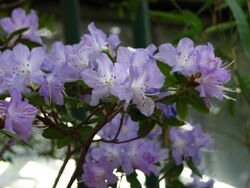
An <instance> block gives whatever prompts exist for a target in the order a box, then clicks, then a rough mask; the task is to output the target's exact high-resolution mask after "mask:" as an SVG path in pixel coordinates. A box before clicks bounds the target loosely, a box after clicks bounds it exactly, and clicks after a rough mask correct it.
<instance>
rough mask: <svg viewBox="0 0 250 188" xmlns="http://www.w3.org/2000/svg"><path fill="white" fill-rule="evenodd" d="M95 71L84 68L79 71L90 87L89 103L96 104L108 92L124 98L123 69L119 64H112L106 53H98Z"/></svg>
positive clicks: (106, 95)
mask: <svg viewBox="0 0 250 188" xmlns="http://www.w3.org/2000/svg"><path fill="white" fill-rule="evenodd" d="M97 65H98V68H97V71H95V70H92V69H86V70H84V71H83V72H82V73H81V76H82V79H83V81H84V82H85V83H86V84H87V85H88V86H89V87H91V88H93V90H92V96H91V103H90V104H91V105H97V104H98V102H99V100H100V99H102V98H105V97H108V96H109V95H110V94H112V95H114V96H117V97H118V98H119V99H121V100H123V99H126V95H125V93H126V92H125V89H126V88H125V87H124V86H123V83H124V81H125V78H126V77H124V76H123V74H125V73H124V71H123V69H122V66H120V64H118V63H116V64H113V63H112V62H111V60H110V59H109V58H108V56H107V55H106V54H100V55H99V56H98V58H97Z"/></svg>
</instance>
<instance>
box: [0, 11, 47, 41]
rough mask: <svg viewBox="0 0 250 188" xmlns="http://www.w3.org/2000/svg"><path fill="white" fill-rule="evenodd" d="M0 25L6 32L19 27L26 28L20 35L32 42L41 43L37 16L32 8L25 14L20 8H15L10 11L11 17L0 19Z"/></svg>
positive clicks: (9, 32)
mask: <svg viewBox="0 0 250 188" xmlns="http://www.w3.org/2000/svg"><path fill="white" fill-rule="evenodd" d="M0 26H1V27H2V28H3V29H4V31H5V32H7V33H8V34H11V33H13V32H14V31H17V30H19V29H23V28H28V30H27V31H25V32H24V33H23V34H22V36H23V37H24V38H27V39H30V40H32V41H34V42H38V43H42V40H41V38H40V35H39V31H38V17H37V15H36V12H35V11H34V10H31V11H30V13H29V14H27V15H26V13H25V11H24V10H23V9H22V8H16V9H14V10H13V11H12V14H11V17H6V18H2V19H1V20H0Z"/></svg>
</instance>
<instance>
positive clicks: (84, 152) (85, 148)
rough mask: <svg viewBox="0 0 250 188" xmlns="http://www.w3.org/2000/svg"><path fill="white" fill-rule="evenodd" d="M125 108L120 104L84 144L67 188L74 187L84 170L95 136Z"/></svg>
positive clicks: (98, 125) (99, 124) (97, 126)
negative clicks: (83, 166)
mask: <svg viewBox="0 0 250 188" xmlns="http://www.w3.org/2000/svg"><path fill="white" fill-rule="evenodd" d="M122 108H123V105H122V104H120V105H119V106H118V107H117V109H116V110H114V111H113V112H112V113H111V114H110V115H108V116H107V117H106V118H105V119H104V120H103V121H101V122H100V123H98V124H97V125H96V126H95V128H94V130H93V132H92V133H91V135H90V137H89V139H88V140H87V141H86V142H84V143H83V144H82V151H81V154H80V157H79V160H78V163H77V166H76V169H75V171H74V173H73V175H72V176H71V179H70V181H69V183H68V185H67V188H70V187H71V186H72V184H73V183H74V181H75V180H76V178H77V177H78V175H79V173H80V171H81V168H82V165H83V163H84V161H85V157H86V155H87V152H88V150H89V147H90V145H91V143H92V141H93V138H94V136H95V135H96V134H97V133H98V132H99V131H100V130H101V129H102V128H103V127H104V126H105V125H106V124H107V123H108V122H109V121H111V120H112V119H113V118H114V117H115V116H116V115H117V114H118V113H119V112H120V111H121V110H122Z"/></svg>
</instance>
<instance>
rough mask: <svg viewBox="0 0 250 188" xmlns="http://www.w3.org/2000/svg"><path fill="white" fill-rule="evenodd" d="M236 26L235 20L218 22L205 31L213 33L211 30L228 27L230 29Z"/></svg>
mask: <svg viewBox="0 0 250 188" xmlns="http://www.w3.org/2000/svg"><path fill="white" fill-rule="evenodd" d="M235 26H236V23H235V21H231V22H225V23H219V24H216V25H213V26H210V27H208V28H206V29H205V31H204V32H205V33H213V32H222V31H225V30H228V29H232V28H234V27H235Z"/></svg>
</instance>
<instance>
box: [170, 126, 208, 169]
mask: <svg viewBox="0 0 250 188" xmlns="http://www.w3.org/2000/svg"><path fill="white" fill-rule="evenodd" d="M169 138H170V140H171V143H172V144H171V147H172V155H173V158H174V159H175V162H176V164H177V165H179V164H181V163H182V161H183V160H184V159H187V158H191V159H192V161H193V162H194V163H195V164H197V165H198V164H200V161H201V156H200V149H212V148H213V140H212V137H211V136H210V135H209V134H207V133H204V132H203V130H202V128H201V126H200V125H196V126H194V128H193V129H192V130H190V131H183V130H180V129H178V128H171V129H170V133H169Z"/></svg>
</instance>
